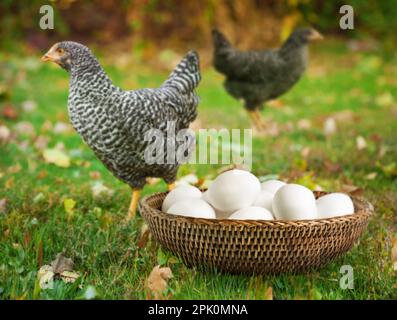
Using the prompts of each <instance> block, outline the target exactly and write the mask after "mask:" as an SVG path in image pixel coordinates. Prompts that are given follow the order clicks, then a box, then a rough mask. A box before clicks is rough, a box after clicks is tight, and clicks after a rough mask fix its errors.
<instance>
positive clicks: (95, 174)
mask: <svg viewBox="0 0 397 320" xmlns="http://www.w3.org/2000/svg"><path fill="white" fill-rule="evenodd" d="M90 178H91V179H94V180H98V179H100V178H101V173H100V172H99V171H90Z"/></svg>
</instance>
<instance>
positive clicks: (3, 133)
mask: <svg viewBox="0 0 397 320" xmlns="http://www.w3.org/2000/svg"><path fill="white" fill-rule="evenodd" d="M10 138H11V131H10V129H8V128H7V127H6V126H0V143H1V144H2V143H7V142H8V141H9V140H10Z"/></svg>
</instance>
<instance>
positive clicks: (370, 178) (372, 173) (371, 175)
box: [365, 172, 378, 180]
mask: <svg viewBox="0 0 397 320" xmlns="http://www.w3.org/2000/svg"><path fill="white" fill-rule="evenodd" d="M377 175H378V173H377V172H371V173H368V174H367V175H366V176H365V179H367V180H374V179H375V178H376V176H377Z"/></svg>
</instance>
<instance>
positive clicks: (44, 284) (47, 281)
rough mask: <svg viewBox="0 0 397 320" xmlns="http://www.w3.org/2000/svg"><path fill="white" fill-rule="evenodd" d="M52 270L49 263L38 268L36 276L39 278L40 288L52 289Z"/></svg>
mask: <svg viewBox="0 0 397 320" xmlns="http://www.w3.org/2000/svg"><path fill="white" fill-rule="evenodd" d="M54 276H55V274H54V272H53V271H52V267H51V266H49V265H44V266H42V267H41V268H40V269H39V272H38V273H37V278H38V279H39V285H40V288H41V289H43V290H45V289H52V288H53V287H54Z"/></svg>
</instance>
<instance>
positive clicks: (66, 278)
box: [60, 271, 80, 283]
mask: <svg viewBox="0 0 397 320" xmlns="http://www.w3.org/2000/svg"><path fill="white" fill-rule="evenodd" d="M60 276H61V279H62V281H63V282H66V283H73V282H75V281H76V280H77V279H78V278H79V277H80V275H79V274H78V273H77V272H75V271H64V272H62V273H61V274H60Z"/></svg>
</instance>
